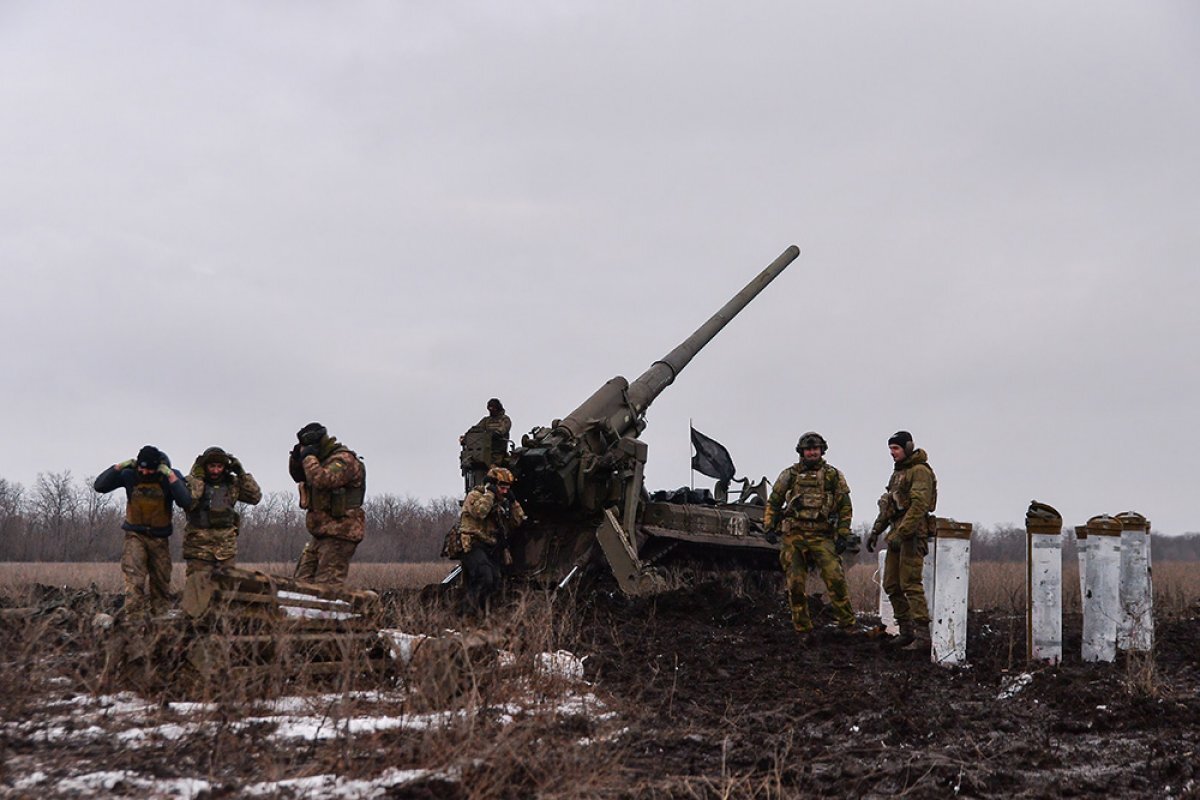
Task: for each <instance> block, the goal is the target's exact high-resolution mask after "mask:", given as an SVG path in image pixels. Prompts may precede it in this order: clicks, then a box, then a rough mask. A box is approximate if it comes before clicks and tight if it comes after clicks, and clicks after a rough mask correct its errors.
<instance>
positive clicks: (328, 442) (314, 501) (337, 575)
mask: <svg viewBox="0 0 1200 800" xmlns="http://www.w3.org/2000/svg"><path fill="white" fill-rule="evenodd" d="M296 439H297V443H296V446H295V447H293V448H292V452H291V455H290V457H289V458H288V471H289V472H290V473H291V475H292V478H293V479H294V480H295V481H296V483H298V484H300V507H301V508H303V509H305V510H306V511H307V512H308V513H307V514H305V518H304V522H305V525H306V526H307V528H308V532H309V533H310V534H312V540H311V541H309V543H308V544H307V545H305V547H304V552H303V553H301V554H300V560H299V562H298V563H297V564H296V578H297V579H299V580H302V581H310V582H312V583H326V584H330V585H333V586H339V585H341V584H343V583H345V582H346V576H347V575H348V574H349V572H350V559H351V558H353V557H354V551H355V550H356V549H358V543H359V542H361V541H362V539H363V534H364V533H365V532H366V527H367V516H366V513H365V512H364V511H363V501H364V500H365V499H366V493H367V469H366V467H365V466H364V465H363V462H362V459H361V458H360V457H359V456H358V454H357V453H355V452H354V451H353V450H351V449H349V448H348V447H346V446H345V445H343V444H342V443H341V442H339V441H338V440H337V439H335V438H334V437H333V436H330V435H329V432H328V431H327V430H326V429H325V426H324V425H322V424H321V423H319V422H310V423H309V424H307V425H305V426H304V427H303V428H301V429H300V430H298V431H297V432H296Z"/></svg>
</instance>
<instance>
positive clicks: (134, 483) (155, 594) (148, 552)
mask: <svg viewBox="0 0 1200 800" xmlns="http://www.w3.org/2000/svg"><path fill="white" fill-rule="evenodd" d="M93 488H95V490H96V491H97V492H101V493H102V494H107V493H108V492H111V491H113V490H115V489H124V490H125V498H126V502H125V521H124V522H123V523H122V524H121V528H122V529H123V530H124V531H125V545H124V547H123V548H122V550H121V573H122V575H123V576H124V578H125V614H126V616H127V618H129V619H131V620H139V619H144V618H145V617H147V616H149V615H152V614H160V613H162V612H164V611H166V610H167V606H168V605H170V598H171V548H170V543H169V539H170V536H171V534H172V533H174V530H175V529H174V525H173V516H174V510H175V506H179V507H180V508H182V509H185V510H186V509H188V508H190V507H191V504H192V498H191V495H189V494H188V490H187V485H186V484H185V483H184V480H183V475H181V474H180V473H179V471H178V470H174V469H171V459H169V458H167V454H166V453H164V452H163V451H161V450H159V449H158V448H157V447H155V446H154V445H149V444H148V445H146V446H145V447H143V448H142V449H141V450H139V451H138V454H137V458H130V459H126V460H125V461H122V462H120V463H117V464H113V465H112V466H111V467H109V468H108V469H106V470H104V471H103V472H101V473H100V474H99V475H97V476H96V482H95V484H94V485H93Z"/></svg>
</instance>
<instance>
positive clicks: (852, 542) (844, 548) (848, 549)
mask: <svg viewBox="0 0 1200 800" xmlns="http://www.w3.org/2000/svg"><path fill="white" fill-rule="evenodd" d="M833 549H834V550H836V551H837V554H838V555H839V556H840V555H841V554H842V553H850V554H851V555H858V551H859V549H860V546H859V543H858V537H857V536H855V535H854V534H850V533H848V534H846V535H844V536H839V537H837V539H836V540H834V543H833Z"/></svg>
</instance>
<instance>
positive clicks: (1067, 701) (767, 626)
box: [583, 583, 1200, 798]
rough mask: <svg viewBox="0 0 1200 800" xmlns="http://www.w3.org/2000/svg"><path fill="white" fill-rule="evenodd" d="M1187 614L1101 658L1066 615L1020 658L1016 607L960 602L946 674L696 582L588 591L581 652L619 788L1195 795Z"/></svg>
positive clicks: (1197, 674)
mask: <svg viewBox="0 0 1200 800" xmlns="http://www.w3.org/2000/svg"><path fill="white" fill-rule="evenodd" d="M1196 611H1200V610H1197V609H1194V610H1193V613H1191V614H1185V615H1182V616H1181V617H1179V618H1175V619H1167V620H1161V621H1160V622H1159V624H1158V630H1157V642H1156V645H1157V646H1156V653H1155V654H1154V655H1153V656H1142V657H1137V656H1135V657H1128V658H1126V657H1123V656H1122V657H1120V659H1119V660H1118V662H1117V663H1115V664H1083V663H1081V661H1080V659H1079V655H1078V654H1079V644H1080V642H1079V629H1080V620H1079V619H1078V618H1075V619H1068V620H1067V621H1066V628H1067V640H1066V658H1065V660H1064V663H1063V664H1062V665H1060V666H1057V667H1050V666H1042V667H1032V668H1031V667H1029V666H1028V665H1027V664H1026V663H1025V645H1024V618H1023V616H1017V617H1013V616H1006V615H1001V614H998V613H983V612H978V613H976V612H973V613H972V614H971V618H970V626H969V630H970V633H969V641H968V664H967V665H966V666H962V667H955V668H947V667H940V666H937V665H934V664H931V663H930V662H929V660H928V657H924V658H922V657H920V656H918V655H916V654H913V653H894V652H891V651H890V649H889V648H885V647H883V646H881V642H880V640H879V639H877V638H871V637H859V638H853V639H847V638H842V637H840V636H839V635H838V634H836V633H835V632H834V631H832V630H828V629H826V630H825V631H824V632H822V631H818V633H817V634H816V636H815V637H814V638H813V639H812V640H811V641H807V642H801V641H800V640H799V639H798V638H797V636H796V634H794V633H793V631H792V629H791V625H790V621H789V619H788V616H787V610H786V607H785V605H784V602H783V599H782V597H779V598H776V597H774V596H773V595H768V594H760V595H757V596H744V595H741V596H739V595H737V594H734V593H732V592H730V591H728V590H726V589H724V588H723V587H722V586H721V585H719V584H716V583H714V584H711V585H702V586H700V587H698V588H695V589H689V590H682V591H676V592H672V593H670V594H666V595H661V596H659V597H658V598H655V599H644V600H643V599H639V600H627V599H624V598H620V597H617V596H601V597H599V598H597V599H596V600H595V602H594V603H593V605H592V606H591V608H590V611H589V616H588V621H587V624H586V625H585V631H584V636H585V638H587V639H589V645H588V646H587V647H585V648H583V649H584V650H587V651H588V652H591V653H592V654H593V655H592V657H591V658H590V659H589V664H590V667H591V669H592V670H593V673H594V677H595V679H596V680H597V682H598V684H599V685H600V686H602V687H604V689H605V690H606V691H608V692H610V693H612V694H614V695H616V696H619V697H622V698H624V699H626V700H628V701H629V702H628V703H626V704H624V706H623V707H624V708H625V709H626V710H625V712H624V713H625V716H626V718H627V728H628V730H627V731H626V733H625V734H624V737H623V740H624V743H625V745H626V747H627V748H628V749H627V755H626V766H627V768H628V769H629V771H630V773H631V777H632V778H633V780H632V782H631V792H630V793H631V794H634V795H639V796H645V797H722V796H745V797H778V796H839V797H884V796H898V795H903V796H906V797H930V798H933V797H938V798H941V797H954V796H956V797H1079V796H1100V795H1104V796H1120V797H1167V796H1174V797H1181V796H1183V797H1198V796H1200V691H1198V690H1200V671H1198V669H1197V657H1198V654H1200V621H1198V620H1197V616H1200V614H1197V613H1195V612H1196ZM818 621H819V618H818ZM1072 632H1073V635H1072ZM1010 687H1011V688H1010ZM1006 688H1010V692H1011V693H1010V694H1009V695H1008V696H1004V697H1002V696H1001V695H1002V693H1004V690H1005V689H1006ZM632 787H636V789H633V788H632Z"/></svg>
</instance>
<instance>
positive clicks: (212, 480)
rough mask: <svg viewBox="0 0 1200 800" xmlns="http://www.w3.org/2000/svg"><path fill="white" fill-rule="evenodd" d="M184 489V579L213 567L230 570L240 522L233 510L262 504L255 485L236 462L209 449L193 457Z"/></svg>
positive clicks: (211, 448) (256, 483) (232, 458)
mask: <svg viewBox="0 0 1200 800" xmlns="http://www.w3.org/2000/svg"><path fill="white" fill-rule="evenodd" d="M187 486H188V492H189V493H190V494H191V497H192V507H191V508H190V509H189V510H188V512H187V525H186V526H184V529H183V558H184V560H185V561H186V562H187V575H188V577H189V578H190V577H191V576H192V575H193V574H194V573H196V572H200V571H206V570H211V569H212V568H213V567H217V566H229V567H231V566H233V564H234V559H235V558H236V557H237V537H238V523H239V522H240V519H241V518H240V517H239V516H238V513H237V511H236V510H234V506H236V505H237V504H238V503H247V504H249V505H256V504H257V503H258V501H259V500H262V489H260V488H259V486H258V482H257V481H256V480H254V476H253V475H251V474H250V473H249V472H246V470H245V469H244V468H243V467H242V462H241V461H238V460H237V458H235V457H234V456H232V455H230V454H229V453H226V452H225V451H224V450H222V449H221V448H220V447H210V448H208V449H207V450H205V451H204V452H203V453H201V454H200V455H199V456H197V457H196V461H195V462H194V463H193V464H192V470H191V472H189V473H188V476H187Z"/></svg>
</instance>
